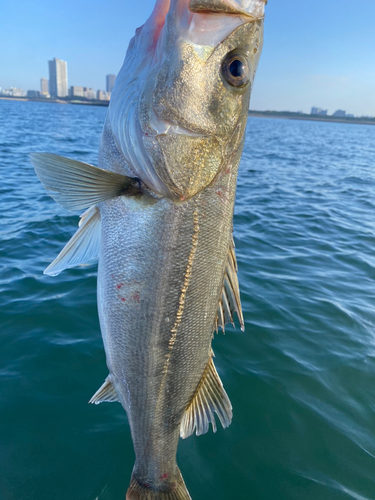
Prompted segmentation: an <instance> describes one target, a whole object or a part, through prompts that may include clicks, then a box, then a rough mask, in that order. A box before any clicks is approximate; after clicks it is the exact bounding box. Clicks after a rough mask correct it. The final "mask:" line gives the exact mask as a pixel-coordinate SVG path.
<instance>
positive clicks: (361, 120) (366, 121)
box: [0, 96, 375, 125]
mask: <svg viewBox="0 0 375 500" xmlns="http://www.w3.org/2000/svg"><path fill="white" fill-rule="evenodd" d="M0 100H9V101H30V102H47V103H57V104H82V105H84V106H108V105H109V101H99V100H90V99H84V100H79V99H72V100H71V99H46V98H43V97H39V98H38V97H35V98H34V97H8V96H1V97H0ZM249 116H254V117H259V118H279V119H283V120H308V121H316V122H335V123H356V124H358V125H375V118H368V117H365V116H364V117H337V116H327V115H311V114H306V113H295V112H293V111H255V110H249Z"/></svg>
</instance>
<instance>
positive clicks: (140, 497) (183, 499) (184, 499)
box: [126, 471, 191, 500]
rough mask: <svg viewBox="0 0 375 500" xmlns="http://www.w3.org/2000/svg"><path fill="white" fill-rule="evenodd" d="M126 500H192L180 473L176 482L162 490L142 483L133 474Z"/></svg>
mask: <svg viewBox="0 0 375 500" xmlns="http://www.w3.org/2000/svg"><path fill="white" fill-rule="evenodd" d="M126 500H191V496H190V495H189V492H188V490H187V488H186V486H185V483H184V480H183V479H182V476H181V473H180V471H178V477H177V479H175V480H174V481H172V482H170V483H168V485H165V486H164V487H163V488H162V489H161V488H158V489H156V488H153V487H152V486H151V485H149V484H141V482H140V481H139V480H138V479H137V478H136V477H135V476H134V474H132V477H131V480H130V486H129V488H128V491H127V493H126Z"/></svg>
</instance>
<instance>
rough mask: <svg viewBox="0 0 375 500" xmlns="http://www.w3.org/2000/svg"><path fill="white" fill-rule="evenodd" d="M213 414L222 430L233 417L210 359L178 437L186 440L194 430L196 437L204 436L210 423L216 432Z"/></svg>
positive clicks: (185, 414) (183, 419)
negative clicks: (215, 415) (217, 418)
mask: <svg viewBox="0 0 375 500" xmlns="http://www.w3.org/2000/svg"><path fill="white" fill-rule="evenodd" d="M212 355H213V353H212ZM214 412H215V413H216V414H217V416H218V417H219V420H220V422H221V425H222V426H223V427H224V428H225V427H228V426H229V425H230V423H231V421H232V415H233V414H232V405H231V402H230V401H229V398H228V395H227V393H226V392H225V390H224V387H223V384H222V382H221V380H220V377H219V375H218V373H217V371H216V368H215V365H214V362H213V359H212V357H211V358H210V360H209V362H208V363H207V367H206V369H205V371H204V373H203V375H202V378H201V381H200V383H199V385H198V388H197V390H196V393H195V395H194V397H193V399H192V400H191V402H190V405H189V406H188V408H187V410H186V411H185V413H184V416H183V418H182V422H181V427H180V436H181V437H182V438H187V437H189V436H191V435H192V434H193V432H194V430H196V434H197V436H200V435H201V434H205V433H206V432H207V431H208V428H209V424H210V422H211V424H212V429H213V431H214V432H216V422H215V417H214Z"/></svg>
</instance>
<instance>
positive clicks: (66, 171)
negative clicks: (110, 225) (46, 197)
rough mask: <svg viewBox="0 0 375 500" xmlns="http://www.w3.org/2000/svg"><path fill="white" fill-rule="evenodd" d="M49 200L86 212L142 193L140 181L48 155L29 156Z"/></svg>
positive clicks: (69, 208)
mask: <svg viewBox="0 0 375 500" xmlns="http://www.w3.org/2000/svg"><path fill="white" fill-rule="evenodd" d="M30 157H31V163H32V164H33V166H34V169H35V172H36V175H37V176H38V177H39V180H40V182H41V183H42V184H43V186H44V187H45V189H46V190H47V191H49V194H50V196H52V198H53V199H54V200H55V201H57V203H59V204H60V205H61V206H63V207H64V208H67V209H68V210H85V209H86V208H89V207H91V206H93V205H96V204H98V203H100V202H101V201H105V200H109V199H110V198H115V197H116V196H121V195H127V196H134V195H136V194H139V193H140V192H141V190H140V180H139V179H135V178H131V177H126V176H125V175H121V174H116V173H114V172H109V171H108V170H103V169H101V168H98V167H94V166H93V165H89V164H88V163H82V162H80V161H76V160H70V159H69V158H64V157H63V156H58V155H53V154H49V153H33V154H31V155H30Z"/></svg>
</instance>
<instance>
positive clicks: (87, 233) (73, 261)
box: [44, 207, 101, 276]
mask: <svg viewBox="0 0 375 500" xmlns="http://www.w3.org/2000/svg"><path fill="white" fill-rule="evenodd" d="M100 229H101V220H100V212H99V209H98V208H97V207H91V208H90V209H89V210H87V211H86V212H85V213H84V214H83V215H82V217H81V220H80V222H79V228H78V230H77V232H76V233H75V234H74V236H73V237H72V238H71V239H70V240H69V241H68V243H67V244H66V245H65V247H64V248H63V249H62V250H61V252H60V253H59V255H58V256H57V257H56V259H55V260H54V261H53V262H52V264H50V265H49V266H48V267H47V269H46V270H45V271H44V274H47V275H48V276H57V275H58V274H60V273H61V271H64V269H69V268H71V267H77V266H80V265H82V264H87V263H88V262H91V261H92V260H95V259H97V258H98V256H99V249H100Z"/></svg>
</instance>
